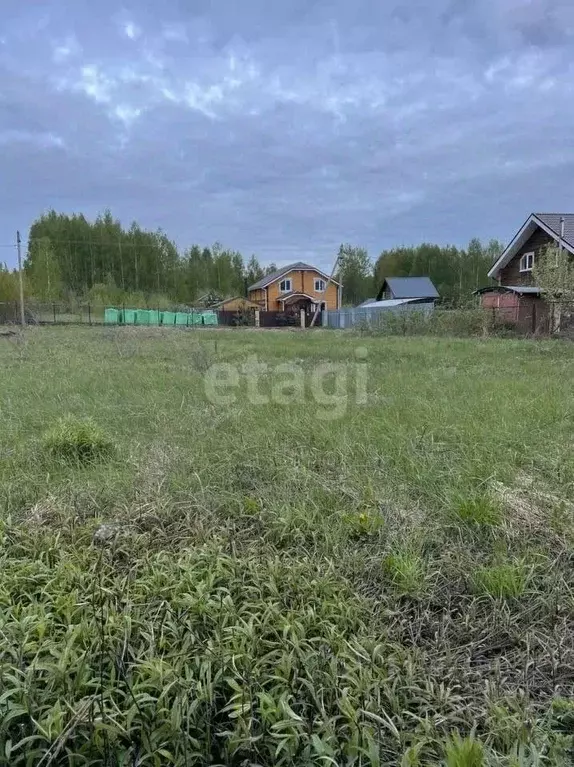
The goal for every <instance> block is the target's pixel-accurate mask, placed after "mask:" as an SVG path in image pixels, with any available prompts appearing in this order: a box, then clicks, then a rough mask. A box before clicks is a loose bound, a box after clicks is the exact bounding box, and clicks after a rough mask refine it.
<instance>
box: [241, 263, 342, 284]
mask: <svg viewBox="0 0 574 767" xmlns="http://www.w3.org/2000/svg"><path fill="white" fill-rule="evenodd" d="M289 272H317V274H320V275H321V277H324V278H325V279H326V280H328V279H329V275H328V274H325V272H322V271H321V270H320V269H317V267H316V266H311V265H310V264H305V263H303V261H296V262H295V263H294V264H289V265H288V266H283V267H281V269H278V270H277V271H276V272H271V274H268V275H266V276H265V277H263V278H262V279H260V280H258V281H257V282H254V283H253V285H250V286H249V288H248V290H260V289H261V288H266V287H267V286H268V285H271V284H272V283H273V282H277V280H280V279H281V277H283V276H284V275H286V274H289ZM331 282H334V283H335V285H339V283H338V282H337V280H331Z"/></svg>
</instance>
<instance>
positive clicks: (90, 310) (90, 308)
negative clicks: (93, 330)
mask: <svg viewBox="0 0 574 767" xmlns="http://www.w3.org/2000/svg"><path fill="white" fill-rule="evenodd" d="M88 324H89V325H91V324H92V307H91V306H90V304H88Z"/></svg>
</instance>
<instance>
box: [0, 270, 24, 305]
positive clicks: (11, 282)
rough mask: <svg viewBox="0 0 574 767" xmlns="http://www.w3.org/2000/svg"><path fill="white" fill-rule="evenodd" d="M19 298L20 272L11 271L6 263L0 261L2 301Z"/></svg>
mask: <svg viewBox="0 0 574 767" xmlns="http://www.w3.org/2000/svg"><path fill="white" fill-rule="evenodd" d="M19 298H20V286H19V284H18V272H16V271H14V272H11V271H10V270H9V269H8V267H7V266H6V264H2V263H0V303H5V302H8V301H18V299H19Z"/></svg>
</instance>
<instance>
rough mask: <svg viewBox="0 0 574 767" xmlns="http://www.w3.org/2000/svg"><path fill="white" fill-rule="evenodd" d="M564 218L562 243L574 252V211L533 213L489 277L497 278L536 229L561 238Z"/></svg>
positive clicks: (493, 266)
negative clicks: (562, 226)
mask: <svg viewBox="0 0 574 767" xmlns="http://www.w3.org/2000/svg"><path fill="white" fill-rule="evenodd" d="M562 219H564V238H563V240H562V243H563V245H564V247H565V248H566V249H567V250H569V251H570V252H571V253H574V213H532V214H531V215H530V216H529V217H528V218H527V219H526V222H525V223H524V224H523V226H522V228H521V229H520V230H519V232H518V233H517V234H516V236H515V237H514V239H513V240H512V241H511V243H510V245H509V246H508V247H507V248H506V249H505V250H504V252H503V253H502V254H501V255H500V256H499V257H498V259H497V260H496V261H495V262H494V264H493V265H492V267H491V269H490V271H489V272H488V276H489V277H494V278H496V277H497V276H498V273H499V272H500V270H501V269H503V268H504V267H505V266H506V265H507V264H508V263H509V262H510V261H512V259H513V258H514V256H515V255H516V254H517V253H518V251H519V250H520V248H522V247H523V245H524V244H525V243H526V242H528V240H529V239H530V238H531V237H532V235H533V234H534V232H535V231H536V229H542V230H544V231H545V232H546V234H549V235H550V236H551V237H553V238H554V239H555V240H556V242H558V241H559V240H560V228H561V221H562Z"/></svg>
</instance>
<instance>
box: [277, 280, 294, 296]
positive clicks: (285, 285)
mask: <svg viewBox="0 0 574 767" xmlns="http://www.w3.org/2000/svg"><path fill="white" fill-rule="evenodd" d="M279 290H280V291H281V292H282V293H290V292H291V291H292V290H293V285H292V283H291V280H281V283H280V284H279Z"/></svg>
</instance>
